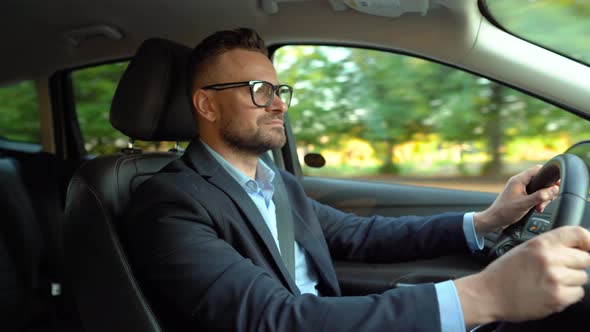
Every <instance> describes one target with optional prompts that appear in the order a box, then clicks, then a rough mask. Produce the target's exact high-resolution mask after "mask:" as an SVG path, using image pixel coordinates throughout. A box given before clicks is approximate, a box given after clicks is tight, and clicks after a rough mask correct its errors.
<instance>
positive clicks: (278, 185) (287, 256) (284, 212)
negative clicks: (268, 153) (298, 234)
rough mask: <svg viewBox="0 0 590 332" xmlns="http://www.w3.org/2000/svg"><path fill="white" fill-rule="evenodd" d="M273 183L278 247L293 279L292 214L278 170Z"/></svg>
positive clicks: (293, 234) (293, 238) (293, 240)
mask: <svg viewBox="0 0 590 332" xmlns="http://www.w3.org/2000/svg"><path fill="white" fill-rule="evenodd" d="M274 184H275V188H274V189H275V191H274V195H273V201H274V203H275V208H276V209H275V211H276V215H277V233H278V236H279V248H280V250H281V257H282V258H283V262H284V263H285V266H286V267H287V270H288V271H289V273H290V274H291V277H292V278H293V281H295V233H294V230H293V214H292V212H291V204H290V203H289V198H288V196H287V190H286V187H285V183H284V182H283V179H282V178H281V174H280V173H279V172H277V173H276V176H275V181H274Z"/></svg>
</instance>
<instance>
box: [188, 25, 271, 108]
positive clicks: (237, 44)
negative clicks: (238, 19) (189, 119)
mask: <svg viewBox="0 0 590 332" xmlns="http://www.w3.org/2000/svg"><path fill="white" fill-rule="evenodd" d="M233 49H245V50H249V51H254V52H259V53H262V54H264V55H265V56H268V50H267V48H266V46H265V44H264V40H263V39H262V38H261V37H260V35H258V33H257V32H256V31H255V30H253V29H249V28H239V29H234V30H223V31H217V32H215V33H214V34H212V35H210V36H209V37H207V38H205V39H203V41H201V42H200V43H199V44H198V45H197V46H196V47H195V48H194V49H193V51H192V52H191V55H190V58H189V68H188V73H189V75H190V76H189V80H188V82H189V88H190V91H189V98H190V99H192V94H193V92H194V91H195V89H197V88H199V87H198V86H197V85H198V83H197V82H198V81H199V80H198V78H199V77H201V76H202V75H203V73H204V72H205V71H206V70H207V68H208V67H210V66H211V65H213V64H214V63H215V61H216V60H217V58H218V57H219V56H220V55H222V54H224V53H226V52H228V51H231V50H233ZM191 104H192V102H191Z"/></svg>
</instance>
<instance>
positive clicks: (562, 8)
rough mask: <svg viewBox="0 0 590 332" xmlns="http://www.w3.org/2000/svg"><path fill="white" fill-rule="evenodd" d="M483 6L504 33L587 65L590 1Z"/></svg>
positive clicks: (497, 0)
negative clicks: (506, 32) (505, 31)
mask: <svg viewBox="0 0 590 332" xmlns="http://www.w3.org/2000/svg"><path fill="white" fill-rule="evenodd" d="M485 5H486V7H487V9H488V12H489V14H490V15H491V16H492V18H493V20H495V21H496V22H497V23H498V24H499V25H500V26H502V27H503V28H504V29H505V30H507V31H508V32H510V33H512V34H514V35H516V36H519V37H521V38H524V39H526V40H529V41H531V42H533V43H535V44H537V45H540V46H542V47H545V48H548V49H552V50H554V51H556V52H558V53H561V54H563V55H565V56H568V57H570V58H572V59H576V60H578V61H580V62H583V63H586V64H589V63H590V42H589V39H588V38H589V37H588V36H590V0H527V1H514V0H486V1H485Z"/></svg>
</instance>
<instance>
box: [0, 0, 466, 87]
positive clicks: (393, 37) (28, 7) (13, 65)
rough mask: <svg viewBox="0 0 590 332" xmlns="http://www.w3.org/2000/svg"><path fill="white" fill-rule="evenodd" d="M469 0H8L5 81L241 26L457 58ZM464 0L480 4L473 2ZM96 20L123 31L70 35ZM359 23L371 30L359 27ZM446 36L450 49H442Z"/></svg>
mask: <svg viewBox="0 0 590 332" xmlns="http://www.w3.org/2000/svg"><path fill="white" fill-rule="evenodd" d="M462 2H464V1H448V3H447V4H446V5H445V6H447V7H448V8H445V7H443V8H439V9H436V10H433V11H431V12H429V13H428V14H427V15H426V16H424V17H421V16H420V14H414V13H412V14H406V15H404V16H402V17H399V18H384V17H376V16H370V15H366V14H362V13H358V12H356V11H354V10H351V9H348V10H345V11H335V10H334V9H333V7H332V6H331V4H330V1H328V0H311V1H303V2H285V3H279V4H278V12H277V13H275V14H267V13H265V12H264V11H263V10H262V6H261V1H259V0H219V1H202V0H175V1H166V0H102V1H90V0H61V1H46V0H8V1H2V2H0V12H2V13H4V15H2V16H3V18H2V23H1V24H2V26H3V28H2V29H0V34H1V35H2V37H1V38H2V41H3V44H4V45H5V48H4V50H3V54H2V59H3V61H1V63H0V73H1V74H0V76H1V77H0V81H13V80H17V79H22V78H31V77H38V76H42V75H47V74H49V73H52V72H54V71H56V70H58V69H62V68H69V67H74V66H80V65H85V64H88V63H95V62H102V61H105V60H110V59H117V58H124V57H129V56H131V55H132V54H133V52H134V51H135V49H136V48H137V46H138V45H139V44H140V43H141V42H142V41H143V40H145V39H147V38H150V37H162V38H167V39H172V40H175V41H177V42H181V43H184V44H186V45H189V46H193V45H195V44H196V43H197V42H198V41H200V40H201V39H202V38H203V37H204V36H206V35H208V34H210V33H211V32H213V31H217V30H221V29H231V28H235V27H241V26H247V27H253V28H255V29H257V30H258V31H259V32H260V33H261V35H262V36H263V37H264V38H265V39H266V40H267V42H268V43H269V44H270V43H285V42H336V43H362V44H364V45H372V46H378V47H394V48H397V49H402V50H408V51H413V52H417V53H421V52H425V53H428V54H433V55H435V56H436V55H437V54H438V56H440V57H442V58H444V59H446V58H449V59H452V58H457V57H458V56H460V54H459V53H461V50H463V52H464V50H465V45H464V43H465V40H462V39H461V38H458V37H460V35H458V34H457V33H458V31H463V29H462V27H461V26H462V25H463V24H464V21H465V20H464V17H462V16H463V15H464V11H465V10H466V9H467V8H463V7H462V4H461V3H462ZM465 3H470V5H469V6H470V7H473V6H475V2H473V1H467V2H465ZM93 25H107V26H110V27H113V28H115V29H117V30H120V31H121V32H122V34H123V36H124V37H123V39H122V40H112V39H108V38H105V37H95V38H90V39H88V40H87V41H85V42H83V43H81V44H80V45H79V46H77V47H76V46H72V45H70V44H69V43H68V42H67V41H66V37H65V35H66V34H67V33H68V31H71V30H76V29H80V28H84V27H88V26H93ZM359 26H362V27H370V28H368V29H367V28H363V29H357V28H355V27H359ZM433 27H436V28H433ZM464 33H465V32H462V34H464ZM472 38H473V36H471V38H467V39H471V40H470V41H468V43H469V42H472V40H473V39H472ZM443 42H444V43H445V44H446V45H445V47H439V46H441V43H443ZM457 43H461V44H463V45H457ZM433 51H435V52H433Z"/></svg>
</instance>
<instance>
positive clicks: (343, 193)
mask: <svg viewBox="0 0 590 332" xmlns="http://www.w3.org/2000/svg"><path fill="white" fill-rule="evenodd" d="M302 183H303V186H304V188H305V190H306V192H307V193H308V195H309V196H310V197H312V198H314V199H316V200H318V201H319V202H322V203H324V204H328V205H330V206H333V207H335V208H338V209H341V210H343V211H348V212H353V213H356V214H358V215H364V216H368V215H374V214H378V215H384V216H392V217H395V216H402V215H430V214H436V213H441V212H447V211H478V210H482V209H484V208H486V207H487V206H489V205H490V204H491V203H492V202H493V201H494V199H495V197H496V195H495V194H490V193H480V192H468V191H461V190H451V189H439V188H427V187H416V186H408V185H399V184H388V183H377V182H369V181H355V180H344V179H327V178H319V177H304V178H303V179H302ZM488 261H489V260H488V259H487V257H485V256H484V255H483V254H472V255H462V256H443V257H439V258H436V259H428V260H420V261H415V262H403V263H393V264H373V263H371V264H366V263H359V262H343V261H336V262H334V264H335V268H336V273H337V275H338V279H339V282H340V286H341V288H342V291H343V294H345V295H364V294H375V293H381V292H383V291H385V290H387V289H390V288H395V287H407V286H411V285H414V284H418V283H426V282H440V281H444V280H449V279H456V278H459V277H462V276H465V275H469V274H472V273H474V272H477V271H479V270H481V269H482V268H483V267H484V266H485V265H486V264H487V262H488Z"/></svg>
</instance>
